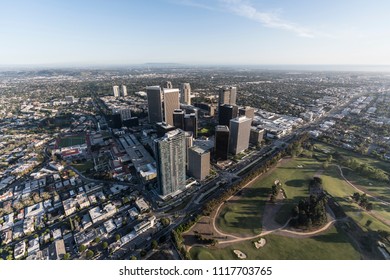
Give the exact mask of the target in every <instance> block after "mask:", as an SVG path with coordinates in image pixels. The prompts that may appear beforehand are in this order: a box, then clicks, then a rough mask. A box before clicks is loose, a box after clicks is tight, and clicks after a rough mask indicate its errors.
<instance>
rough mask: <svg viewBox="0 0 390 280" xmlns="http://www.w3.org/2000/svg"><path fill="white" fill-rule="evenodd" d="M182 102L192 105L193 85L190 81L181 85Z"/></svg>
mask: <svg viewBox="0 0 390 280" xmlns="http://www.w3.org/2000/svg"><path fill="white" fill-rule="evenodd" d="M180 103H183V104H187V105H191V86H190V84H189V83H183V84H181V85H180Z"/></svg>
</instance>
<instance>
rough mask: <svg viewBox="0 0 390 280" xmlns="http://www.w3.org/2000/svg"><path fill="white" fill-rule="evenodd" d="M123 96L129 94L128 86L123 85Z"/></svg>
mask: <svg viewBox="0 0 390 280" xmlns="http://www.w3.org/2000/svg"><path fill="white" fill-rule="evenodd" d="M122 96H127V87H126V86H125V85H122Z"/></svg>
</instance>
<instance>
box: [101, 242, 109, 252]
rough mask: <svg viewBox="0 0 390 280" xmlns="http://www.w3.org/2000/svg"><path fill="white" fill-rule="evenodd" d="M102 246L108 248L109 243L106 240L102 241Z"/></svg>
mask: <svg viewBox="0 0 390 280" xmlns="http://www.w3.org/2000/svg"><path fill="white" fill-rule="evenodd" d="M102 248H103V250H106V249H107V248H108V243H107V242H106V241H104V242H103V243H102Z"/></svg>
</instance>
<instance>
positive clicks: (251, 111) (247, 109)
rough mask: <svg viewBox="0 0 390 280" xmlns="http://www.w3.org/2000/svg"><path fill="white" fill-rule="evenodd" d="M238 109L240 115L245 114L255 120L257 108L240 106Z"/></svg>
mask: <svg viewBox="0 0 390 280" xmlns="http://www.w3.org/2000/svg"><path fill="white" fill-rule="evenodd" d="M238 111H239V115H240V116H245V117H247V118H250V119H252V121H253V118H254V117H255V109H254V108H252V107H248V106H246V107H242V108H240V109H239V110H238Z"/></svg>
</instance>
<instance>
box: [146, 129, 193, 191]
mask: <svg viewBox="0 0 390 280" xmlns="http://www.w3.org/2000/svg"><path fill="white" fill-rule="evenodd" d="M154 141H155V146H156V147H155V150H156V163H157V183H158V187H159V191H160V194H161V195H163V196H166V195H169V194H172V193H174V192H176V191H178V190H181V189H184V188H185V186H186V138H185V133H184V131H182V130H181V129H176V130H172V131H170V132H168V133H166V134H165V136H164V137H162V138H159V139H155V140H154Z"/></svg>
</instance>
